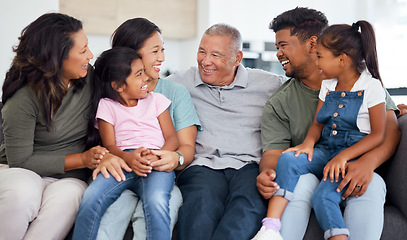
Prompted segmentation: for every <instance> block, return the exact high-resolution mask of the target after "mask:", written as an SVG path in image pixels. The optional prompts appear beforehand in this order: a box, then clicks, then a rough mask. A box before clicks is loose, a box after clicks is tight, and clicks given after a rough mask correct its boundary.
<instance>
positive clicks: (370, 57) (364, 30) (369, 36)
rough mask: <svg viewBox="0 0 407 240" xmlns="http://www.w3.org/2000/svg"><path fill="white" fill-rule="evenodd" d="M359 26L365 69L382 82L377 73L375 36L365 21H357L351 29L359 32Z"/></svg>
mask: <svg viewBox="0 0 407 240" xmlns="http://www.w3.org/2000/svg"><path fill="white" fill-rule="evenodd" d="M359 26H360V30H361V31H360V36H361V45H362V50H363V58H364V59H365V62H366V67H367V69H368V70H369V72H370V74H372V76H373V77H374V78H376V79H379V80H380V81H382V78H381V77H380V73H379V63H378V60H377V51H376V36H375V32H374V29H373V27H372V25H371V24H370V23H369V22H367V21H363V20H361V21H357V22H356V23H354V24H353V25H352V28H354V29H356V31H358V30H359Z"/></svg>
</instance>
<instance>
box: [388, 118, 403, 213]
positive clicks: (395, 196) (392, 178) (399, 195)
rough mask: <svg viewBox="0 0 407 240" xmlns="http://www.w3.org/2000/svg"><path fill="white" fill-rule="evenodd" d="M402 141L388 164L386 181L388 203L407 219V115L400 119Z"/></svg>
mask: <svg viewBox="0 0 407 240" xmlns="http://www.w3.org/2000/svg"><path fill="white" fill-rule="evenodd" d="M398 121H399V126H400V129H401V132H402V134H401V140H400V144H399V146H398V148H397V151H396V153H395V155H394V156H393V158H392V160H390V161H391V162H390V164H388V169H387V174H386V176H385V181H386V185H387V201H388V203H390V204H392V205H394V206H395V207H397V208H398V209H399V210H400V211H401V212H402V214H403V215H404V217H407V204H406V203H407V182H406V176H407V134H406V133H407V114H406V115H403V116H401V117H399V119H398Z"/></svg>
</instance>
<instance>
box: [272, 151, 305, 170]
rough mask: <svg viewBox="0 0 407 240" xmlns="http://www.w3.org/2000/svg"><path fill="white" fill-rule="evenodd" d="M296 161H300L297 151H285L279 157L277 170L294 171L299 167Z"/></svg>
mask: <svg viewBox="0 0 407 240" xmlns="http://www.w3.org/2000/svg"><path fill="white" fill-rule="evenodd" d="M299 157H300V156H299ZM296 163H299V161H298V157H296V156H295V152H285V153H283V154H281V155H280V157H279V158H278V162H277V167H276V171H277V172H279V171H281V170H283V171H285V172H293V171H295V170H296V168H297V164H296Z"/></svg>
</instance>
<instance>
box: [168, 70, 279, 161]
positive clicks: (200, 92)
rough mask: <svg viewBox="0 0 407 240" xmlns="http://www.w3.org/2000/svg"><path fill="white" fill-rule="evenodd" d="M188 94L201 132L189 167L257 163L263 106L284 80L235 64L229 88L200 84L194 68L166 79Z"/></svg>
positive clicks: (259, 151)
mask: <svg viewBox="0 0 407 240" xmlns="http://www.w3.org/2000/svg"><path fill="white" fill-rule="evenodd" d="M168 79H169V80H172V81H175V82H178V83H181V84H183V85H184V86H185V87H186V88H187V89H188V90H189V92H190V93H191V97H192V101H193V102H194V105H195V108H196V111H197V113H198V117H199V120H200V121H201V124H202V128H203V132H201V133H200V134H198V136H197V140H196V147H195V158H194V161H193V162H192V163H191V165H190V166H193V165H202V166H207V167H209V168H213V169H226V168H233V169H239V168H241V167H243V166H245V165H246V164H248V163H252V162H256V163H259V162H260V158H261V154H262V151H261V150H262V149H261V140H260V122H261V115H262V112H263V108H264V105H265V103H266V101H267V99H268V98H269V97H270V96H271V94H272V93H273V92H274V91H275V90H276V89H277V88H278V87H279V86H281V85H282V83H283V82H284V80H285V78H284V77H283V76H277V75H275V74H272V73H269V72H266V71H263V70H259V69H250V68H245V67H244V66H243V65H239V67H238V70H237V74H236V77H235V79H234V81H233V82H232V84H230V85H229V86H223V87H219V86H212V85H209V84H207V83H204V82H203V81H202V79H201V77H200V75H199V70H198V68H196V67H193V68H190V69H189V70H187V71H185V72H181V73H175V74H173V75H171V76H170V77H168Z"/></svg>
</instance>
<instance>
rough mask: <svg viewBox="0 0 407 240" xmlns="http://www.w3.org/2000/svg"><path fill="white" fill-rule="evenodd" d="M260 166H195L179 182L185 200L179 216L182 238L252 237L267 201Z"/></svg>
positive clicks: (204, 239)
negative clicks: (260, 189) (260, 188)
mask: <svg viewBox="0 0 407 240" xmlns="http://www.w3.org/2000/svg"><path fill="white" fill-rule="evenodd" d="M258 174H259V166H258V165H257V164H256V163H253V164H248V165H246V166H244V167H242V168H241V169H238V170H235V169H230V168H229V169H221V170H214V169H210V168H207V167H204V166H192V167H189V168H187V169H186V170H185V171H183V172H182V173H181V174H180V175H179V177H178V181H177V184H178V186H179V188H180V190H181V192H182V196H183V198H184V203H183V205H182V206H181V208H180V211H179V216H178V239H179V240H190V239H194V240H200V239H202V240H209V239H216V240H228V239H234V240H235V239H250V238H252V237H253V236H254V235H255V234H256V232H257V231H258V230H259V229H260V227H261V220H262V219H263V218H264V216H265V215H266V201H265V200H264V198H263V197H262V196H261V195H260V193H259V192H258V190H257V187H256V177H257V175H258Z"/></svg>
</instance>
